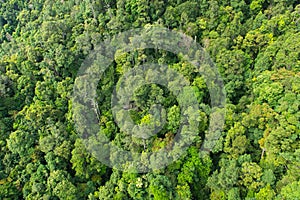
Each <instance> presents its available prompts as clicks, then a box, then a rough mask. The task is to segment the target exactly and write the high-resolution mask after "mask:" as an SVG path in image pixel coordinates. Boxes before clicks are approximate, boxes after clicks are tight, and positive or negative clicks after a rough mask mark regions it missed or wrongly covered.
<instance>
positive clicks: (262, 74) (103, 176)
mask: <svg viewBox="0 0 300 200" xmlns="http://www.w3.org/2000/svg"><path fill="white" fill-rule="evenodd" d="M299 19H300V5H299V1H297V0H274V1H266V0H253V1H248V0H247V1H246V0H230V1H229V0H228V1H218V0H210V1H208V0H189V1H187V0H169V1H163V0H152V1H147V0H85V1H78V0H61V1H51V0H46V1H41V0H31V1H28V0H24V1H20V0H2V1H1V4H0V199H28V200H29V199H120V200H121V199H159V200H160V199H162V200H163V199H199V200H201V199H215V200H220V199H224V200H238V199H257V200H260V199H261V200H263V199H270V200H272V199H274V200H277V199H278V200H279V199H280V200H281V199H286V200H289V199H290V200H295V199H299V198H300V193H299V191H300V182H299V180H300V159H299V158H300V150H299V149H300V142H299V140H300V126H299V121H300V111H299V108H300V74H299V73H300V57H299V55H300V33H299V31H300V21H299ZM151 25H160V26H164V27H168V28H170V29H172V30H177V31H180V32H183V33H184V34H186V35H189V36H191V37H192V38H193V40H195V41H197V42H198V43H200V44H201V45H202V46H203V47H204V49H205V50H206V51H207V52H208V54H209V55H210V57H211V59H212V61H213V62H214V63H215V65H216V66H217V68H218V70H219V72H220V74H221V76H222V79H223V80H224V84H225V89H226V94H227V95H226V97H227V99H226V102H227V105H226V107H225V108H224V109H223V110H221V111H222V112H223V111H226V116H225V124H224V129H223V130H222V131H220V132H212V133H210V135H207V132H208V130H207V129H208V127H209V123H210V122H211V121H212V120H219V118H218V116H216V115H214V116H211V115H210V114H211V113H212V110H211V107H210V103H211V101H213V100H214V99H211V98H212V97H211V96H210V93H209V91H208V87H207V84H208V83H207V82H206V81H207V80H205V77H202V76H199V75H198V71H197V69H196V68H195V66H194V65H193V63H188V62H187V61H186V59H185V58H184V56H182V55H180V54H179V55H173V54H171V53H169V52H166V51H163V50H158V49H157V48H155V49H137V50H135V51H132V52H123V51H117V52H116V53H115V55H113V57H114V62H113V63H112V64H111V66H110V67H109V68H108V69H107V70H106V71H105V72H104V76H103V78H102V79H101V80H100V82H99V84H98V88H97V91H96V94H97V98H96V99H95V100H93V103H94V104H95V105H96V104H97V105H98V108H99V113H100V115H99V126H100V128H101V133H99V134H105V135H106V136H107V137H108V138H109V139H110V141H111V142H112V143H113V144H115V145H116V146H118V147H119V148H123V149H126V150H130V151H138V152H141V153H142V154H143V155H144V154H145V153H149V152H155V151H159V150H160V149H162V148H165V149H166V150H169V149H171V147H172V145H173V142H174V138H175V136H176V133H177V132H178V130H179V129H180V127H181V125H182V124H184V122H183V120H182V118H181V114H183V115H188V114H192V113H195V111H194V110H193V109H191V108H188V109H183V108H181V107H180V101H185V102H189V101H191V99H192V95H191V93H192V92H193V93H194V94H195V97H196V98H197V101H198V103H199V107H200V111H199V117H197V118H190V119H189V123H190V124H191V126H192V127H193V128H194V130H197V131H195V132H194V133H192V134H193V137H195V138H196V139H195V141H194V143H193V144H192V145H191V146H190V147H189V148H188V150H187V152H186V154H184V155H183V156H182V157H180V158H179V159H178V160H176V161H174V163H172V164H170V165H169V166H168V167H166V168H165V169H161V170H157V171H153V172H148V173H144V174H137V173H135V171H134V170H133V171H132V172H121V171H117V170H116V169H110V168H108V167H106V166H104V165H103V164H102V163H100V162H99V161H98V160H97V159H96V158H95V157H94V156H93V155H92V154H90V153H89V152H88V151H87V149H86V148H87V147H86V146H85V144H84V142H83V141H82V140H81V139H80V138H78V135H77V134H76V132H75V128H74V119H73V113H72V107H73V106H76V105H72V101H71V97H72V93H73V83H74V81H75V78H76V74H77V72H78V69H79V67H80V66H81V64H82V62H83V60H84V59H85V58H86V56H87V55H88V54H89V53H90V52H91V51H92V50H94V49H95V48H96V46H97V44H98V43H99V42H101V41H103V40H104V39H106V38H109V37H111V36H112V35H115V34H117V33H119V32H122V31H125V30H130V29H132V28H140V27H147V26H151ZM148 62H149V63H160V64H164V65H167V66H168V67H169V68H170V69H174V70H176V71H177V72H178V73H180V74H182V75H183V76H184V77H185V78H186V80H188V81H189V82H190V85H191V88H192V90H191V91H184V92H183V94H181V99H176V97H175V95H174V94H172V92H171V91H169V90H168V88H167V86H161V85H156V84H149V85H145V86H143V87H140V88H138V89H136V90H135V91H134V95H133V96H132V97H131V99H130V103H129V105H128V106H127V108H126V109H128V110H129V111H128V112H129V114H130V117H131V118H132V120H133V121H134V123H135V124H137V125H140V127H141V129H139V131H140V132H143V133H144V132H146V130H147V129H146V128H145V127H148V128H150V129H151V130H153V129H156V128H157V127H159V128H160V131H159V132H158V133H157V134H156V135H154V136H152V135H151V137H150V138H148V139H140V138H135V137H133V136H132V135H130V134H129V133H125V132H124V131H122V130H121V129H120V127H118V124H117V123H116V122H115V119H114V116H113V113H112V110H111V94H112V92H113V89H114V86H115V85H117V82H118V80H119V79H120V77H122V76H123V75H125V74H126V73H127V72H128V71H129V70H130V69H132V68H133V67H135V66H138V65H142V64H146V63H148ZM152 76H156V75H155V74H149V77H152ZM179 82H180V80H174V81H172V82H170V83H169V85H168V86H169V87H170V86H173V85H176V84H177V83H178V84H179V85H180V83H179ZM133 84H134V82H133ZM176 89H178V88H176ZM154 104H160V105H161V106H162V107H163V108H164V110H162V111H161V112H158V109H153V105H154ZM197 112H198V111H197ZM99 113H98V114H99ZM194 116H195V115H194ZM118 117H120V116H119V115H118ZM76 120H78V119H76ZM79 120H80V119H79ZM198 122H199V126H198V127H195V126H196V124H197V123H198ZM80 128H82V129H84V128H85V127H80ZM181 128H182V129H183V130H187V127H186V126H182V127H181ZM150 132H151V131H150ZM145 134H146V133H145ZM205 135H206V136H207V138H205V137H204V136H205ZM147 136H148V135H147ZM216 136H218V137H219V136H221V138H220V139H219V140H218V141H217V143H216V146H215V147H214V149H213V151H212V152H210V153H208V154H206V152H204V153H203V152H201V151H202V149H201V146H202V144H203V141H204V140H205V139H212V138H214V137H216ZM191 137H192V136H191ZM188 139H189V138H188ZM94 142H95V145H97V142H96V141H94ZM209 144H210V143H208V145H209ZM110 159H111V160H112V161H113V160H114V159H119V157H118V155H114V156H112V157H111V158H110ZM145 163H147V159H145ZM129 164H130V163H129Z"/></svg>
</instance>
